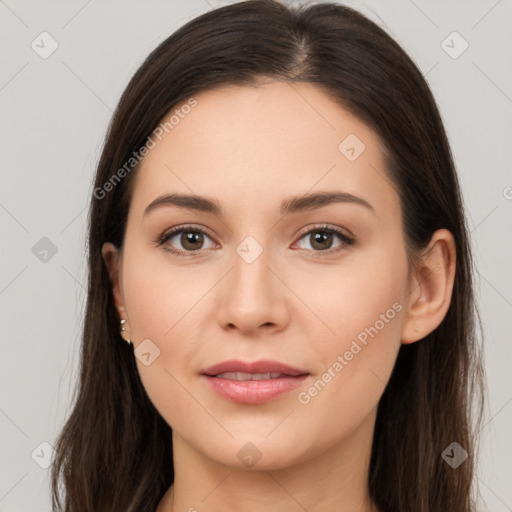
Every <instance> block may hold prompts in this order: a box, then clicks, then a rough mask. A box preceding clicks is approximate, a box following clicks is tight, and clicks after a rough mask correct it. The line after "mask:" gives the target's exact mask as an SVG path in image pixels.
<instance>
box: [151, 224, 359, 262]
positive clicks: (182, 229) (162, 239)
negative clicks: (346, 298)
mask: <svg viewBox="0 0 512 512" xmlns="http://www.w3.org/2000/svg"><path fill="white" fill-rule="evenodd" d="M315 231H321V232H326V233H331V234H335V235H338V237H339V238H340V239H341V241H342V242H343V243H342V244H341V245H339V246H338V247H335V248H334V249H326V250H325V251H315V250H312V249H305V250H306V251H307V252H309V253H313V254H315V256H316V255H319V256H321V255H324V254H326V255H330V254H333V253H337V252H339V251H341V250H342V249H343V248H345V247H346V246H351V245H354V244H355V243H356V242H355V240H354V239H353V238H351V237H349V236H347V235H346V234H345V233H344V232H343V231H341V230H339V229H337V228H335V227H332V226H328V225H324V224H318V225H315V226H314V227H313V228H311V229H309V230H308V231H306V232H305V233H303V234H302V235H301V236H300V237H299V240H302V239H303V238H304V237H305V236H306V235H310V234H311V233H314V232H315ZM181 232H193V233H201V234H203V235H206V236H207V237H208V238H212V237H210V235H208V233H207V232H206V231H204V230H203V229H200V228H196V227H194V226H192V225H188V226H179V227H176V228H173V229H171V231H168V232H166V233H163V234H162V235H160V236H159V237H157V239H156V240H155V241H154V242H155V243H156V245H157V247H160V246H163V244H165V243H166V242H167V241H168V240H170V239H171V238H173V236H175V235H176V234H177V233H181ZM163 249H164V250H165V251H168V252H170V253H172V254H175V255H176V256H181V257H184V258H186V257H189V256H195V255H196V254H198V253H200V252H201V251H202V250H204V249H198V250H197V251H181V250H176V249H173V248H171V247H163Z"/></svg>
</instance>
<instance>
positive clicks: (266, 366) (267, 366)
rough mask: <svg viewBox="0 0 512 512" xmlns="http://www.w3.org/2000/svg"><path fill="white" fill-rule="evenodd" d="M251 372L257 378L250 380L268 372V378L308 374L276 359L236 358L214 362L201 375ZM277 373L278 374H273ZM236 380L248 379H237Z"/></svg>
mask: <svg viewBox="0 0 512 512" xmlns="http://www.w3.org/2000/svg"><path fill="white" fill-rule="evenodd" d="M235 373H236V374H251V375H253V376H256V377H257V378H255V379H251V380H261V377H259V376H261V375H266V374H270V376H269V377H268V378H276V377H277V376H279V375H282V376H287V377H296V376H298V375H308V374H309V372H308V371H307V370H303V369H300V368H294V367H292V366H289V365H287V364H284V363H280V362H278V361H271V360H270V359H261V360H260V361H254V362H252V363H251V362H249V363H248V362H244V361H238V360H236V359H231V360H229V361H224V362H222V363H219V364H215V365H213V366H210V367H209V368H206V369H205V370H203V371H202V374H203V375H209V376H210V377H214V376H218V375H221V374H235ZM275 374H278V375H275ZM236 380H249V379H239V378H236Z"/></svg>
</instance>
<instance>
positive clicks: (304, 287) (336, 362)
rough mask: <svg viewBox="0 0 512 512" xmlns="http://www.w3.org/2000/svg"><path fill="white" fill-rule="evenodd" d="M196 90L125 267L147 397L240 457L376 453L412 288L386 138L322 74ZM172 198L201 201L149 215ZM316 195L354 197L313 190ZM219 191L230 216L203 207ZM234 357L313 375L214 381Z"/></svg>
mask: <svg viewBox="0 0 512 512" xmlns="http://www.w3.org/2000/svg"><path fill="white" fill-rule="evenodd" d="M195 100H196V101H197V104H196V105H195V106H194V107H193V108H185V109H181V110H180V108H179V106H177V107H176V108H175V109H173V111H174V110H179V112H180V113H181V115H180V116H178V117H175V118H174V122H173V123H172V128H169V126H171V125H168V126H167V131H168V133H167V134H166V133H165V130H160V131H159V132H158V133H159V134H160V138H161V139H162V140H159V138H157V137H155V136H153V140H154V142H155V145H153V144H151V146H152V149H150V150H149V152H148V154H147V155H146V156H145V158H144V160H143V162H142V164H141V167H140V169H139V170H138V171H137V176H136V181H135V183H134V185H135V187H134V191H133V197H132V202H131V206H130V211H129V216H128V223H127V228H126V236H125V242H124V246H123V250H122V258H121V259H120V260H119V270H120V273H119V279H120V280H119V288H118V290H117V292H116V300H117V303H118V305H119V306H120V307H121V308H124V309H121V316H122V318H125V319H126V321H127V323H126V327H127V332H128V333H129V336H130V338H131V339H132V340H133V342H134V345H135V350H136V356H137V359H136V361H137V366H138V370H139V372H140V376H141V379H142V382H143V384H144V387H145V389H146V391H147V394H148V396H149V398H150V399H151V401H152V402H153V404H154V405H155V407H156V408H157V409H158V411H159V412H160V414H161V415H162V416H163V418H164V419H165V420H166V421H167V423H168V424H169V425H170V426H171V427H172V429H173V431H174V434H175V435H176V436H178V437H179V438H181V441H182V442H184V443H186V445H188V446H189V447H191V448H193V449H194V450H195V452H197V453H199V454H202V455H203V456H206V457H208V458H209V459H212V460H214V461H217V462H220V463H222V464H226V465H228V466H232V467H244V465H245V466H246V467H251V466H252V465H253V464H254V462H255V461H256V463H257V466H256V467H257V468H262V469H265V468H266V469H271V468H280V467H286V466H290V465H293V464H296V463H299V462H302V461H306V460H310V459H312V458H314V457H317V456H319V455H320V454H322V453H324V452H326V450H334V449H336V448H340V447H343V446H344V447H348V446H349V445H350V446H356V445H358V443H359V446H361V445H364V446H366V445H368V443H369V442H371V435H372V432H373V426H374V423H373V422H374V419H375V413H376V408H377V405H378V401H379V399H380V397H381V395H382V393H383V391H384V388H385V385H386V383H387V381H388V379H389V377H390V375H391V372H392V369H393V366H394V363H395V359H396V356H397V352H398V350H399V348H400V343H401V333H402V330H403V328H404V324H405V322H406V307H405V305H406V300H408V294H409V281H408V263H407V257H406V249H405V242H404V236H403V233H402V218H401V209H400V203H399V197H398V194H397V192H396V190H395V189H394V187H393V185H392V184H391V181H390V179H389V177H388V176H387V174H386V170H385V167H384V161H383V155H382V153H381V149H380V147H379V141H378V138H377V136H376V134H375V133H374V132H372V131H371V130H370V129H369V128H368V127H367V126H365V125H364V124H363V123H362V122H361V121H359V120H358V119H357V118H356V117H354V116H353V115H351V114H349V113H348V112H347V111H345V110H343V109H342V108H340V107H339V106H338V105H337V104H335V103H334V102H332V101H331V100H330V99H329V97H328V96H327V95H325V93H324V92H323V91H322V90H321V89H319V88H317V87H315V86H313V85H311V84H305V83H299V84H293V85H291V84H288V83H283V82H270V83H266V84H265V85H262V86H259V87H248V86H227V87H222V88H219V89H217V90H214V91H207V92H202V93H200V94H198V95H196V96H195ZM184 104H185V102H184ZM185 112H187V113H186V114H185ZM177 120H178V121H177ZM161 132H163V135H164V136H161V135H162V133H161ZM153 146H154V147H153ZM134 178H135V177H134ZM171 194H178V195H182V194H183V195H187V196H192V198H196V199H195V200H194V202H193V203H192V201H190V203H191V204H192V206H189V207H180V206H179V205H177V204H173V203H172V202H171V200H167V201H160V202H159V203H158V204H156V205H154V207H151V208H149V209H148V206H149V205H151V204H152V203H153V202H154V201H155V200H157V198H162V197H164V196H170V195H171ZM316 194H326V196H325V197H328V196H327V194H339V195H338V196H337V199H336V196H329V197H331V199H329V200H326V199H325V197H324V199H322V198H321V196H319V197H317V200H313V199H308V198H309V197H310V196H314V195H316ZM203 198H204V199H203ZM333 198H334V199H333ZM206 199H208V200H209V201H212V202H213V203H215V204H216V205H217V206H218V210H219V211H218V212H214V213H212V211H207V210H208V209H207V208H199V206H201V207H202V206H204V203H205V200H206ZM194 204H195V205H196V206H198V208H194V207H193V205H194ZM283 208H284V209H283ZM177 227H180V228H183V232H178V233H175V234H173V235H171V236H170V237H168V239H167V240H166V241H164V242H163V243H161V245H158V242H157V241H158V240H159V239H160V238H162V239H163V238H164V237H165V235H166V234H168V233H169V232H170V230H171V229H172V228H177ZM331 229H334V230H338V231H339V232H340V233H341V234H337V233H336V232H334V231H330V230H331ZM198 230H200V231H198ZM203 232H204V233H203ZM351 240H352V242H351ZM171 249H172V250H175V251H178V253H179V254H176V253H173V252H170V250H171ZM187 252H188V253H187ZM120 342H121V341H120ZM141 344H142V345H141ZM229 360H238V361H241V362H245V363H252V362H255V361H261V360H272V361H275V362H279V363H282V364H285V365H288V366H289V367H292V368H295V369H296V370H298V373H300V374H305V376H304V375H303V376H302V377H298V376H290V375H289V374H288V376H285V377H278V378H274V379H270V378H269V376H268V375H267V376H265V377H266V378H265V379H264V381H260V382H254V381H250V382H248V381H247V378H248V377H249V376H247V375H239V376H236V375H235V374H233V373H232V372H230V370H232V371H236V370H237V367H234V368H231V367H228V368H224V369H223V371H221V374H222V373H225V372H228V374H227V375H225V374H224V375H221V377H214V376H209V377H208V376H206V375H204V372H205V371H206V370H207V369H208V368H209V367H212V366H213V365H217V364H219V363H222V362H224V361H229ZM245 369H246V370H247V368H245ZM258 369H259V370H260V371H256V370H258ZM221 370H222V369H221ZM238 370H239V371H241V370H243V367H239V368H238ZM249 370H251V369H250V368H249ZM265 370H268V371H271V370H272V367H269V366H264V367H263V368H253V371H256V373H267V372H266V371H265ZM278 370H279V369H278ZM210 373H213V374H219V371H218V370H217V371H216V370H215V369H214V370H213V371H212V372H210ZM246 373H247V372H246ZM249 373H252V372H251V371H249ZM275 373H277V374H286V371H277V372H275ZM275 373H274V372H273V375H271V376H270V377H276V375H275ZM238 377H240V378H241V379H242V381H240V382H238V381H234V380H233V379H234V378H238ZM260 377H264V376H260ZM279 391H281V392H279ZM224 393H225V394H224ZM249 443H251V444H249Z"/></svg>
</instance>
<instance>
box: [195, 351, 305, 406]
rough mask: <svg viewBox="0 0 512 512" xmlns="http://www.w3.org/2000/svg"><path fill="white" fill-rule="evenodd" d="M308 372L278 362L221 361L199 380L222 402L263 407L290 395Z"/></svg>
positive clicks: (204, 372) (206, 371) (205, 372)
mask: <svg viewBox="0 0 512 512" xmlns="http://www.w3.org/2000/svg"><path fill="white" fill-rule="evenodd" d="M309 375H310V374H309V372H307V371H306V370H302V369H300V368H294V367H291V366H288V365H286V364H283V363H280V362H278V361H270V360H261V361H256V362H253V363H246V362H243V361H236V360H231V361H224V362H222V363H219V364H216V365H214V366H210V367H209V368H207V369H206V370H203V372H202V374H201V377H202V379H204V380H205V381H206V382H207V384H208V385H209V387H210V389H211V390H213V391H214V392H215V393H217V394H218V395H219V396H221V397H222V398H224V399H227V400H229V401H231V402H235V403H239V404H262V403H265V402H268V401H270V400H272V399H274V398H277V397H278V396H281V395H284V394H286V393H289V392H290V391H292V390H293V389H296V388H297V387H298V386H300V385H301V384H302V382H303V381H304V380H305V379H307V378H308V376H309Z"/></svg>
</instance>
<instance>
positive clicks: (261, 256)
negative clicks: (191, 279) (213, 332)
mask: <svg viewBox="0 0 512 512" xmlns="http://www.w3.org/2000/svg"><path fill="white" fill-rule="evenodd" d="M262 238H263V236H261V237H260V240H261V239H262ZM268 239H269V238H268V237H265V240H266V241H268ZM266 243H267V242H263V243H260V242H259V241H258V240H257V239H256V237H254V236H247V237H245V238H244V239H243V240H242V242H240V243H239V244H238V246H236V247H235V251H234V254H233V256H232V259H231V265H230V266H231V267H232V270H231V272H230V273H229V275H228V276H227V280H226V284H225V290H224V291H225V293H224V294H223V297H222V305H221V307H220V309H219V315H220V318H219V320H220V321H221V322H222V323H224V324H233V325H235V326H237V327H239V328H240V329H241V330H251V329H253V328H257V327H258V326H260V325H263V324H268V323H274V324H277V323H280V321H282V320H283V319H282V318H281V319H280V318H278V315H279V313H280V312H281V313H282V312H283V311H284V309H283V308H284V306H283V304H280V300H281V299H282V296H281V294H282V291H283V290H281V289H280V287H281V286H282V285H281V284H280V282H279V280H278V279H276V278H275V276H274V275H273V272H272V270H271V269H272V266H273V265H272V261H273V260H274V258H273V254H272V253H271V251H270V250H269V248H268V247H265V245H264V244H266Z"/></svg>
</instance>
